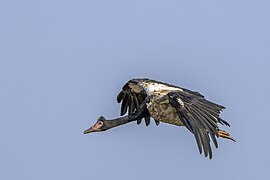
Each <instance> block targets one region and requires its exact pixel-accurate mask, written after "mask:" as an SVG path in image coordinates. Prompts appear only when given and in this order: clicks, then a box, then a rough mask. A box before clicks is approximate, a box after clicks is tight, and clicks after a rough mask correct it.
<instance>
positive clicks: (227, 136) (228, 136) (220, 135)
mask: <svg viewBox="0 0 270 180" xmlns="http://www.w3.org/2000/svg"><path fill="white" fill-rule="evenodd" d="M218 136H219V137H222V138H226V139H230V140H232V141H234V142H236V140H235V139H233V137H231V136H230V134H229V133H228V132H226V131H223V130H218Z"/></svg>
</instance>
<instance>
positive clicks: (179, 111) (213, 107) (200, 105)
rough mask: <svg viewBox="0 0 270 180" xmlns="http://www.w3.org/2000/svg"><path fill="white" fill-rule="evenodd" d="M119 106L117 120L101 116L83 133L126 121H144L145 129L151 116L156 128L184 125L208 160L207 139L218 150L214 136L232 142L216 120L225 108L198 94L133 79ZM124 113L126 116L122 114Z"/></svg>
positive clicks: (220, 122) (115, 125)
mask: <svg viewBox="0 0 270 180" xmlns="http://www.w3.org/2000/svg"><path fill="white" fill-rule="evenodd" d="M117 102H118V103H121V113H120V115H121V117H119V118H116V119H111V120H107V119H105V118H104V117H103V116H101V117H100V118H98V120H97V122H96V123H95V124H94V125H93V126H91V127H90V128H89V129H87V130H85V131H84V134H87V133H92V132H102V131H105V130H108V129H111V128H113V127H117V126H120V125H123V124H126V123H129V122H133V121H137V124H140V123H141V122H142V119H144V121H145V124H146V126H148V125H149V124H150V117H152V118H153V119H154V121H155V123H156V125H159V123H160V122H163V123H169V124H173V125H176V126H185V127H186V128H187V129H188V130H189V131H190V132H191V133H192V134H193V135H194V136H195V139H196V142H197V145H198V148H199V152H200V154H201V153H202V152H204V155H205V157H207V156H209V158H210V159H211V158H212V149H211V146H210V138H211V140H212V142H213V143H214V145H215V147H216V148H217V147H218V143H217V139H216V138H217V137H222V138H227V139H230V140H232V141H235V140H234V139H233V138H232V137H231V136H230V134H229V133H228V132H226V131H224V130H221V129H220V128H219V124H222V125H227V126H230V125H229V123H228V122H226V121H225V120H223V119H222V118H221V117H220V112H221V111H222V110H223V109H225V107H223V106H221V105H218V104H216V103H213V102H211V101H209V100H206V99H205V98H204V96H203V95H202V94H200V93H199V92H195V91H191V90H188V89H185V88H182V87H177V86H174V85H170V84H167V83H163V82H159V81H155V80H151V79H146V78H134V79H131V80H129V81H128V82H127V83H126V84H125V85H124V86H123V88H122V90H121V91H120V93H119V94H118V96H117ZM126 113H128V115H126V116H123V115H125V114H126Z"/></svg>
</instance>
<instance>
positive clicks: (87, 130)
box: [83, 127, 94, 134]
mask: <svg viewBox="0 0 270 180" xmlns="http://www.w3.org/2000/svg"><path fill="white" fill-rule="evenodd" d="M91 132H94V131H93V128H92V127H91V128H89V129H86V130H85V131H83V134H88V133H91Z"/></svg>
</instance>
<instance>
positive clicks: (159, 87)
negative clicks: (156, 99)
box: [141, 82, 183, 95]
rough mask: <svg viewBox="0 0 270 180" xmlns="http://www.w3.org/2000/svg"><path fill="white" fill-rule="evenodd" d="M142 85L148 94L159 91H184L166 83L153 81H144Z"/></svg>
mask: <svg viewBox="0 0 270 180" xmlns="http://www.w3.org/2000/svg"><path fill="white" fill-rule="evenodd" d="M141 86H142V87H143V88H144V90H145V91H146V94H147V95H150V94H151V93H153V92H159V91H183V89H180V88H176V87H171V86H167V85H165V84H160V83H153V82H143V83H142V84H141Z"/></svg>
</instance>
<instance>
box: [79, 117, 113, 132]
mask: <svg viewBox="0 0 270 180" xmlns="http://www.w3.org/2000/svg"><path fill="white" fill-rule="evenodd" d="M106 121H107V120H106V119H105V118H104V117H103V116H101V117H99V118H98V119H97V122H96V123H95V124H94V125H93V126H91V127H90V128H88V129H86V130H85V131H84V132H83V133H84V134H88V133H92V132H100V131H105V130H107V129H108V128H107V123H106Z"/></svg>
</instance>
